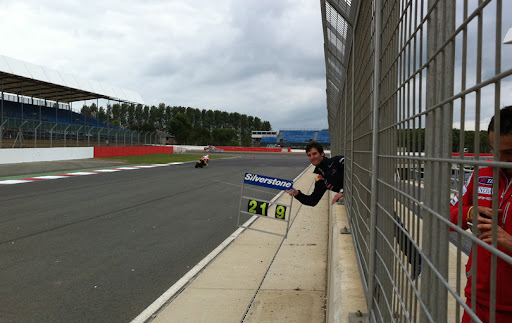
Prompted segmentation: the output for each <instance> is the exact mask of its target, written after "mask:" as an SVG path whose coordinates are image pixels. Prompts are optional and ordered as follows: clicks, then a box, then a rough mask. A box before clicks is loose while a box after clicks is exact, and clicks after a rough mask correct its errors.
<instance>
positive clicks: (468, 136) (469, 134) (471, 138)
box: [398, 129, 491, 153]
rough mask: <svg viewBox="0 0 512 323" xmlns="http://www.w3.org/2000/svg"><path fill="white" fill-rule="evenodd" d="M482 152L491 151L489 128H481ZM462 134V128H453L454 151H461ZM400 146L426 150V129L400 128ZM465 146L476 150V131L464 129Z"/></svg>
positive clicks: (480, 145) (469, 150) (411, 149)
mask: <svg viewBox="0 0 512 323" xmlns="http://www.w3.org/2000/svg"><path fill="white" fill-rule="evenodd" d="M479 136H480V138H479V139H480V144H479V148H480V153H490V152H491V146H490V143H489V135H488V134H487V130H481V131H480V133H479ZM461 139H462V136H461V131H460V129H452V152H455V153H460V152H461V151H460V142H461ZM398 146H399V147H406V148H408V150H409V151H414V152H418V151H425V129H400V130H398ZM464 148H467V152H468V153H474V152H475V131H464Z"/></svg>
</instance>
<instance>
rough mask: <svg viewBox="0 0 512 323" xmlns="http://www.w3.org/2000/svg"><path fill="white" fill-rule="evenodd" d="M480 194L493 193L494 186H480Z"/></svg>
mask: <svg viewBox="0 0 512 323" xmlns="http://www.w3.org/2000/svg"><path fill="white" fill-rule="evenodd" d="M478 194H486V195H492V187H482V186H479V187H478Z"/></svg>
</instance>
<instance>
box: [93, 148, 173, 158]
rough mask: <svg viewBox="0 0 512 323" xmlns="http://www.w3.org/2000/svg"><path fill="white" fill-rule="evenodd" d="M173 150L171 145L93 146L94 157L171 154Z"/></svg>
mask: <svg viewBox="0 0 512 323" xmlns="http://www.w3.org/2000/svg"><path fill="white" fill-rule="evenodd" d="M173 152H174V148H173V147H172V146H141V147H94V158H102V157H117V156H138V155H148V154H172V153H173Z"/></svg>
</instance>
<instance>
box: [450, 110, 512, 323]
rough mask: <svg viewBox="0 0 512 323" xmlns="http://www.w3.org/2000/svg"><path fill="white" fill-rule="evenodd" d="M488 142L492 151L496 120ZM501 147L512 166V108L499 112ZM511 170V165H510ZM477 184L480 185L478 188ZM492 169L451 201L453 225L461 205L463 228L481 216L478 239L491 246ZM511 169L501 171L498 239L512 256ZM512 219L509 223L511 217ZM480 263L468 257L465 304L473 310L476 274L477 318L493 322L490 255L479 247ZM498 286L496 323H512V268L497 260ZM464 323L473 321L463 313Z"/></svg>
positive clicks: (501, 156) (500, 153)
mask: <svg viewBox="0 0 512 323" xmlns="http://www.w3.org/2000/svg"><path fill="white" fill-rule="evenodd" d="M487 132H488V134H489V141H490V144H491V146H492V148H493V149H495V147H494V146H493V145H494V136H495V135H496V134H495V132H494V117H493V118H492V119H491V122H490V123H489V128H488V130H487ZM499 136H500V146H499V147H497V148H498V156H499V161H500V162H512V106H508V107H505V108H503V109H501V110H500V134H499ZM511 166H512V165H511ZM475 180H476V181H477V183H478V184H475ZM493 181H494V178H493V168H492V167H482V168H480V169H479V174H478V179H475V178H474V176H473V175H471V177H470V178H469V179H468V181H467V182H466V184H465V185H464V187H463V190H462V198H461V200H460V201H459V196H456V197H454V198H453V200H452V201H451V210H450V213H451V222H452V223H454V224H458V218H459V203H461V202H462V216H463V219H462V228H463V229H464V230H466V229H468V227H469V226H468V223H472V222H473V217H475V216H478V219H477V220H478V226H477V228H478V230H480V235H479V236H478V237H479V238H480V239H481V240H482V241H484V242H486V243H488V244H491V242H492V241H491V240H492V221H493V219H492V217H493V210H492V200H493ZM511 186H512V168H508V167H507V168H501V169H500V170H499V191H498V192H496V193H497V195H498V210H497V216H498V218H497V219H495V221H498V228H497V230H498V231H497V237H498V249H499V250H501V251H503V252H505V253H506V254H508V255H510V256H512V187H511ZM476 187H478V203H476V201H473V190H474V189H475V188H476ZM509 215H510V216H511V218H510V219H508V216H509ZM477 254H478V257H477V259H478V260H477V263H476V264H474V263H473V251H471V254H470V255H469V259H468V263H467V265H466V276H467V284H466V288H465V289H464V293H465V296H466V304H467V305H468V306H469V307H470V308H471V297H472V296H473V295H472V294H471V288H472V285H473V283H474V282H473V276H474V274H475V270H476V276H477V281H476V295H474V296H476V315H477V316H478V318H480V319H481V320H482V321H483V322H489V320H490V311H489V308H490V300H491V296H492V295H490V294H491V292H490V289H491V253H490V252H489V251H488V250H486V249H485V248H483V247H480V246H478V250H477ZM497 260H498V261H497V269H496V270H497V275H496V277H497V282H496V322H512V264H510V263H508V262H507V261H505V260H503V259H501V258H500V257H499V256H498V258H497ZM462 322H463V323H465V322H468V323H469V322H471V317H470V316H469V314H468V313H467V312H466V311H464V315H463V317H462Z"/></svg>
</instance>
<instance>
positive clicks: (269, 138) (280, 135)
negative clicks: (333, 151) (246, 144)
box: [252, 130, 331, 149]
mask: <svg viewBox="0 0 512 323" xmlns="http://www.w3.org/2000/svg"><path fill="white" fill-rule="evenodd" d="M262 133H263V132H262V131H253V133H252V140H253V144H254V145H255V146H256V145H259V146H264V147H275V146H279V147H290V148H296V149H303V148H304V147H305V146H306V145H307V144H308V143H309V142H311V141H318V142H320V143H322V144H323V145H324V146H325V147H326V148H327V149H329V147H330V145H331V140H330V137H329V131H327V130H279V131H273V133H272V134H270V133H264V134H262Z"/></svg>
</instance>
